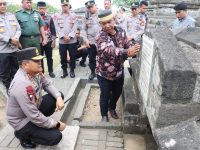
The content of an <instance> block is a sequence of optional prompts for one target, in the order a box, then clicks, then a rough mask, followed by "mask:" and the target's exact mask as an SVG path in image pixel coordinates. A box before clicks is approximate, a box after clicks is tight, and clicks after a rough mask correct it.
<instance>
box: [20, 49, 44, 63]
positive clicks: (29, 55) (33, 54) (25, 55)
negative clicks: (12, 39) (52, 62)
mask: <svg viewBox="0 0 200 150" xmlns="http://www.w3.org/2000/svg"><path fill="white" fill-rule="evenodd" d="M43 58H44V56H42V55H40V54H39V51H38V50H37V48H36V47H29V48H25V49H22V50H20V51H18V52H17V60H18V61H22V60H41V59H43Z"/></svg>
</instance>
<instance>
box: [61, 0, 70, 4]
mask: <svg viewBox="0 0 200 150" xmlns="http://www.w3.org/2000/svg"><path fill="white" fill-rule="evenodd" d="M61 4H62V5H66V4H69V0H61Z"/></svg>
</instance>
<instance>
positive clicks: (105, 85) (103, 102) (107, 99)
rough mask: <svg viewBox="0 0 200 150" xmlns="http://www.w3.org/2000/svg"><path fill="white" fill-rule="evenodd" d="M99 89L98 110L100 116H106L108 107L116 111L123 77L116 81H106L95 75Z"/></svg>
mask: <svg viewBox="0 0 200 150" xmlns="http://www.w3.org/2000/svg"><path fill="white" fill-rule="evenodd" d="M97 79H98V83H99V87H100V92H101V93H100V110H101V116H107V115H108V107H109V108H110V109H112V110H115V109H116V104H117V101H118V99H119V97H120V95H121V93H122V88H123V85H124V76H122V77H121V78H119V79H117V80H107V79H105V78H103V77H101V76H99V75H97Z"/></svg>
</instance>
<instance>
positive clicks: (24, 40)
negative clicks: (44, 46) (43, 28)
mask: <svg viewBox="0 0 200 150" xmlns="http://www.w3.org/2000/svg"><path fill="white" fill-rule="evenodd" d="M19 40H20V43H21V45H22V48H28V47H36V48H37V49H38V51H39V53H40V54H41V47H40V36H35V37H32V38H31V37H25V36H21V37H20V39H19Z"/></svg>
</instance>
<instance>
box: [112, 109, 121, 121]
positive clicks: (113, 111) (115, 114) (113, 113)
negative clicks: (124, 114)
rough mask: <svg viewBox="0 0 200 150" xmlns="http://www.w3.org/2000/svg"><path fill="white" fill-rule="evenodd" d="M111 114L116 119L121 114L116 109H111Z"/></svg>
mask: <svg viewBox="0 0 200 150" xmlns="http://www.w3.org/2000/svg"><path fill="white" fill-rule="evenodd" d="M110 115H111V117H112V118H114V119H119V116H118V114H117V112H116V111H115V110H112V109H111V110H110Z"/></svg>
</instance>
